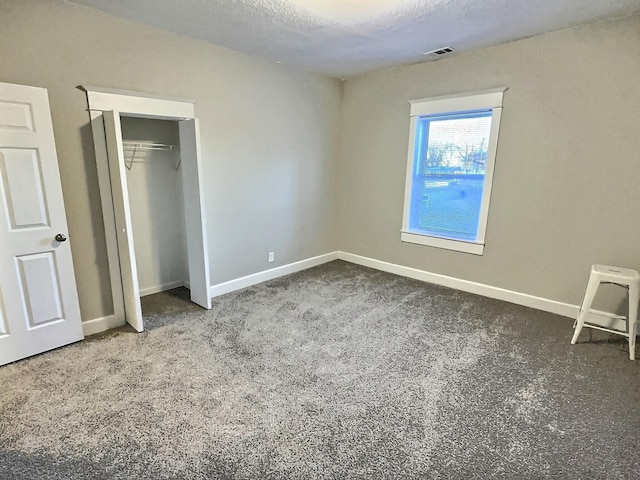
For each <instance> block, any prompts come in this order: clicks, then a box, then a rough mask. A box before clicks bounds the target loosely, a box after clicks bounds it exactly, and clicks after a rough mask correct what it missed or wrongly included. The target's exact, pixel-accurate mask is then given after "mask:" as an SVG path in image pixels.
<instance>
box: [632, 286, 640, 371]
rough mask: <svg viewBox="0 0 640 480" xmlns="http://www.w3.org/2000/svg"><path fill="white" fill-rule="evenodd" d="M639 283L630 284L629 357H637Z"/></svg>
mask: <svg viewBox="0 0 640 480" xmlns="http://www.w3.org/2000/svg"><path fill="white" fill-rule="evenodd" d="M639 296H640V292H638V285H637V284H635V285H629V358H630V359H631V360H635V359H636V326H637V324H636V322H637V320H638V300H639V298H638V297H639Z"/></svg>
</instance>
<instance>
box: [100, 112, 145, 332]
mask: <svg viewBox="0 0 640 480" xmlns="http://www.w3.org/2000/svg"><path fill="white" fill-rule="evenodd" d="M102 115H103V118H104V129H105V134H106V142H107V156H108V157H109V173H110V174H111V194H112V196H113V212H114V216H115V222H116V237H117V239H118V254H119V255H120V271H121V275H122V291H123V294H124V311H125V318H126V320H127V323H129V324H130V325H131V326H132V327H133V328H135V329H136V330H137V331H138V332H142V331H143V330H144V322H143V320H142V306H141V305H140V285H139V284H138V269H137V267H136V257H135V246H134V243H133V227H132V223H131V210H130V209H129V192H128V190H127V175H126V172H125V166H124V149H123V147H122V127H121V125H120V113H119V112H113V111H111V112H103V114H102Z"/></svg>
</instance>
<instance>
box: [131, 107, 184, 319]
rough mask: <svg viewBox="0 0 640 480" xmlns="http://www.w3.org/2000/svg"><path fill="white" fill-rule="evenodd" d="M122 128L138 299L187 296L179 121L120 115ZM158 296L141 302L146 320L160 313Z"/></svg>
mask: <svg viewBox="0 0 640 480" xmlns="http://www.w3.org/2000/svg"><path fill="white" fill-rule="evenodd" d="M120 124H121V128H122V145H123V152H124V162H125V175H126V178H127V193H128V195H129V208H130V210H131V227H132V230H133V243H134V252H135V260H136V269H137V273H138V285H139V289H140V297H147V296H149V295H154V294H158V293H160V292H166V291H168V290H172V292H170V295H171V296H176V297H184V296H185V295H187V298H188V292H185V291H184V289H185V288H187V289H188V288H189V263H188V259H187V239H186V226H185V222H184V198H183V191H182V168H181V163H182V159H181V156H180V134H179V129H178V122H177V121H172V120H159V119H151V118H139V117H127V116H122V115H121V116H120ZM181 287H182V288H181ZM167 296H168V295H165V296H164V297H165V300H164V301H165V302H166V297H167ZM154 298H155V299H156V300H155V301H154V300H153V299H147V301H146V302H145V301H144V300H143V301H142V303H141V307H142V316H143V318H144V317H145V316H146V315H147V314H148V313H150V312H153V313H160V312H161V311H162V308H163V305H164V303H163V302H162V301H160V300H159V297H158V296H156V297H154Z"/></svg>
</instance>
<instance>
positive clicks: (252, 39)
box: [70, 0, 640, 78]
mask: <svg viewBox="0 0 640 480" xmlns="http://www.w3.org/2000/svg"><path fill="white" fill-rule="evenodd" d="M70 1H71V2H72V3H77V4H82V5H87V6H90V7H95V8H98V9H100V10H104V11H106V12H109V13H112V14H114V15H117V16H120V17H125V18H130V19H133V20H136V21H139V22H142V23H146V24H149V25H153V26H156V27H160V28H163V29H166V30H170V31H173V32H176V33H179V34H182V35H186V36H189V37H193V38H197V39H200V40H205V41H207V42H211V43H214V44H216V45H222V46H225V47H228V48H230V49H233V50H238V51H241V52H245V53H249V54H253V55H258V56H261V57H265V58H269V59H272V60H274V61H277V62H282V63H284V64H287V65H291V66H294V67H297V68H302V69H305V70H310V71H314V72H318V73H322V74H325V75H330V76H333V77H338V78H346V77H350V76H354V75H357V74H360V73H364V72H369V71H372V70H377V69H381V68H387V67H392V66H395V65H400V64H408V63H417V62H421V61H424V60H425V57H424V56H423V55H422V54H423V53H424V52H427V51H430V50H433V49H436V48H439V47H442V46H448V45H450V46H453V47H454V48H456V49H457V50H458V51H464V50H470V49H474V48H480V47H486V46H490V45H496V44H499V43H503V42H508V41H511V40H516V39H519V38H524V37H529V36H532V35H538V34H541V33H544V32H549V31H552V30H558V29H561V28H565V27H570V26H573V25H577V24H581V23H587V22H592V21H596V20H601V19H605V18H613V17H618V16H623V15H627V14H630V13H633V12H637V11H640V0H135V1H132V0H70Z"/></svg>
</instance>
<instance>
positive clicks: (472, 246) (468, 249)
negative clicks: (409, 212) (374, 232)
mask: <svg viewBox="0 0 640 480" xmlns="http://www.w3.org/2000/svg"><path fill="white" fill-rule="evenodd" d="M400 240H401V241H403V242H407V243H416V244H418V245H426V246H429V247H436V248H444V249H445V250H454V251H456V252H463V253H471V254H473V255H482V254H483V252H484V244H483V243H471V242H463V241H461V240H450V239H447V238H439V237H429V236H427V235H420V234H418V233H411V232H405V231H403V232H401V233H400Z"/></svg>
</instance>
